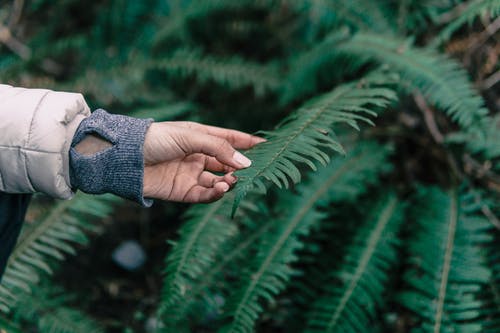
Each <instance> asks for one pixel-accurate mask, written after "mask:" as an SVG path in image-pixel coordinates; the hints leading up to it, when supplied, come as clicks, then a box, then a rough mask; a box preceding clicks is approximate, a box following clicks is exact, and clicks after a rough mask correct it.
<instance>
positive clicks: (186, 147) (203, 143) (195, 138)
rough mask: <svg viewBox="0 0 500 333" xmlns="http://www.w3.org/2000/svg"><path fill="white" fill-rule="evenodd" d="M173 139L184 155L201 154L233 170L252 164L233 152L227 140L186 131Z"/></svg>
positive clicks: (236, 152)
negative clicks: (213, 158)
mask: <svg viewBox="0 0 500 333" xmlns="http://www.w3.org/2000/svg"><path fill="white" fill-rule="evenodd" d="M174 139H175V140H176V143H177V145H178V146H179V147H180V149H182V151H184V153H189V154H196V153H203V154H205V155H209V156H212V157H215V158H216V159H217V161H219V162H220V163H222V164H224V165H228V166H230V167H233V168H235V169H243V168H247V167H249V166H250V165H251V164H252V161H250V160H249V159H248V158H247V157H246V156H245V155H243V154H242V153H240V152H238V151H237V150H235V149H234V148H233V146H232V145H231V144H230V143H229V142H228V141H227V140H224V139H222V138H219V137H217V136H213V135H209V134H204V133H200V132H197V131H193V130H189V129H186V130H184V131H179V133H177V135H176V136H174Z"/></svg>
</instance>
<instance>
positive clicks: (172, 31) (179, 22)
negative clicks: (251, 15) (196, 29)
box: [153, 0, 272, 47]
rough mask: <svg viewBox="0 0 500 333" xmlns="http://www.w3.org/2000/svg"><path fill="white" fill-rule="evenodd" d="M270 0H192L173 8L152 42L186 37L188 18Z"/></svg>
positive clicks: (256, 4) (262, 3) (159, 43)
mask: <svg viewBox="0 0 500 333" xmlns="http://www.w3.org/2000/svg"><path fill="white" fill-rule="evenodd" d="M271 2H272V0H257V1H256V0H238V1H231V0H211V1H204V0H192V1H189V4H188V5H187V6H186V7H185V8H180V9H178V10H174V11H173V12H172V14H171V15H170V16H168V17H167V18H166V19H165V20H164V24H163V26H161V27H160V29H159V30H158V32H157V33H156V34H155V38H154V41H153V44H154V45H156V46H157V47H158V46H159V45H161V44H162V43H164V42H165V41H166V40H168V39H170V38H173V37H177V38H184V37H186V29H185V28H186V23H187V22H189V21H190V20H193V19H196V18H199V17H205V16H208V15H210V14H211V13H214V12H217V11H221V10H222V11H228V10H235V9H242V8H245V7H250V6H252V7H255V6H263V5H267V3H271Z"/></svg>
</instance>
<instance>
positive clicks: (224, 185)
mask: <svg viewBox="0 0 500 333" xmlns="http://www.w3.org/2000/svg"><path fill="white" fill-rule="evenodd" d="M221 187H222V191H223V192H227V191H229V185H228V184H227V183H222V185H221Z"/></svg>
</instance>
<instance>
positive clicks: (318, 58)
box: [280, 28, 366, 104]
mask: <svg viewBox="0 0 500 333" xmlns="http://www.w3.org/2000/svg"><path fill="white" fill-rule="evenodd" d="M348 38H351V33H350V32H349V30H348V29H347V28H342V29H338V30H335V31H333V32H331V33H329V34H328V35H327V36H326V37H325V38H324V39H323V40H322V41H321V42H319V43H316V44H315V45H314V47H312V48H311V49H309V50H308V51H306V52H303V53H299V54H298V55H297V56H296V57H294V58H293V59H292V60H291V61H290V65H289V67H290V71H289V72H288V74H287V76H286V80H284V83H283V86H282V91H281V95H280V99H281V102H282V104H287V103H289V102H291V101H294V100H297V99H299V98H301V97H303V96H304V95H307V94H309V93H312V92H314V91H316V89H317V85H318V84H317V77H318V74H319V73H320V72H321V70H322V69H323V68H324V67H325V65H326V64H329V63H334V66H335V67H336V70H335V71H332V73H331V74H329V76H330V77H333V76H340V75H342V74H344V73H348V74H352V73H355V72H357V70H358V69H359V68H360V67H361V66H363V65H365V63H366V61H365V59H360V60H358V59H357V58H353V57H349V58H347V59H342V58H341V57H335V59H334V61H333V60H332V55H331V52H330V50H331V49H332V48H334V47H335V45H336V44H338V43H340V42H342V41H343V40H344V39H348Z"/></svg>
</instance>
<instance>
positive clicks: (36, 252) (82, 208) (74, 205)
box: [0, 194, 117, 312]
mask: <svg viewBox="0 0 500 333" xmlns="http://www.w3.org/2000/svg"><path fill="white" fill-rule="evenodd" d="M116 200H117V198H116V197H113V196H100V197H94V196H87V195H83V194H77V195H76V197H75V198H74V199H73V200H72V201H61V202H59V203H58V204H57V205H56V206H55V207H54V208H53V209H52V210H51V211H50V213H49V215H47V216H46V217H45V218H44V219H43V220H41V221H40V222H38V223H36V224H34V225H33V226H25V227H24V228H23V232H22V234H21V236H20V238H19V240H18V242H17V244H16V246H15V248H14V250H13V251H12V254H11V256H10V258H9V261H8V263H7V267H6V270H5V273H4V276H3V278H2V284H0V310H2V311H4V312H8V311H9V309H11V308H12V307H13V304H14V303H15V301H16V300H17V298H18V296H19V294H20V293H19V291H18V290H22V291H23V292H26V293H29V292H31V290H32V288H33V287H34V286H35V285H36V284H38V282H39V280H40V272H41V271H43V272H45V273H48V274H50V273H52V269H51V267H50V266H49V262H50V260H54V259H55V260H63V259H64V258H65V256H66V255H67V254H71V255H73V254H75V250H74V247H73V245H72V244H74V243H77V244H86V243H87V236H86V235H85V233H84V231H86V230H87V231H88V230H94V231H95V227H94V226H93V225H92V224H91V223H90V222H89V221H88V218H89V217H93V218H103V217H106V216H107V215H109V214H110V213H111V211H112V205H111V204H112V203H113V202H116Z"/></svg>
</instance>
